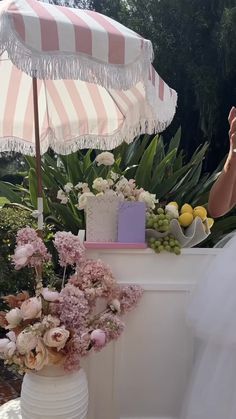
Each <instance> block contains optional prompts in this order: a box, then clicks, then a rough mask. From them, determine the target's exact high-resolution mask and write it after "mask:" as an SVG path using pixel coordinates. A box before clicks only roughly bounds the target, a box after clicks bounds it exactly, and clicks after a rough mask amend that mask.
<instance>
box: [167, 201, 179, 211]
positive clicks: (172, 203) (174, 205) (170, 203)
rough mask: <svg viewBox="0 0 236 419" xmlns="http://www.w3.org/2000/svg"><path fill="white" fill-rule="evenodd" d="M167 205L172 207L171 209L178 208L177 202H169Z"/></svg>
mask: <svg viewBox="0 0 236 419" xmlns="http://www.w3.org/2000/svg"><path fill="white" fill-rule="evenodd" d="M168 205H173V207H175V208H177V209H178V208H179V205H178V204H177V202H175V201H173V202H169V203H168Z"/></svg>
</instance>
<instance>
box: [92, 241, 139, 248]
mask: <svg viewBox="0 0 236 419" xmlns="http://www.w3.org/2000/svg"><path fill="white" fill-rule="evenodd" d="M84 247H85V248H86V249H146V248H147V243H118V242H109V243H108V242H86V241H85V242H84Z"/></svg>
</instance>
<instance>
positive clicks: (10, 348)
mask: <svg viewBox="0 0 236 419" xmlns="http://www.w3.org/2000/svg"><path fill="white" fill-rule="evenodd" d="M15 351H16V344H15V342H12V341H9V343H8V344H7V346H6V348H5V351H4V356H5V357H6V358H11V357H12V356H13V355H14V353H15Z"/></svg>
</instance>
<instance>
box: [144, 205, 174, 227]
mask: <svg viewBox="0 0 236 419" xmlns="http://www.w3.org/2000/svg"><path fill="white" fill-rule="evenodd" d="M156 212H157V214H154V213H148V214H147V218H146V227H147V228H152V229H154V230H156V231H159V232H160V233H166V232H168V231H169V229H170V221H171V217H170V215H168V214H165V211H164V209H163V208H158V209H157V211H156Z"/></svg>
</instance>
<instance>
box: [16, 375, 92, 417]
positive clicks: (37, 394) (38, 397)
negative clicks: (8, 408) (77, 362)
mask: <svg viewBox="0 0 236 419" xmlns="http://www.w3.org/2000/svg"><path fill="white" fill-rule="evenodd" d="M87 411H88V384H87V378H86V374H85V372H84V370H83V369H80V370H79V371H77V372H74V373H70V374H67V373H65V372H64V371H63V369H62V368H59V367H46V368H44V369H43V370H41V371H40V372H38V373H36V374H35V373H29V374H25V376H24V379H23V385H22V390H21V415H22V419H86V417H87Z"/></svg>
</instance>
